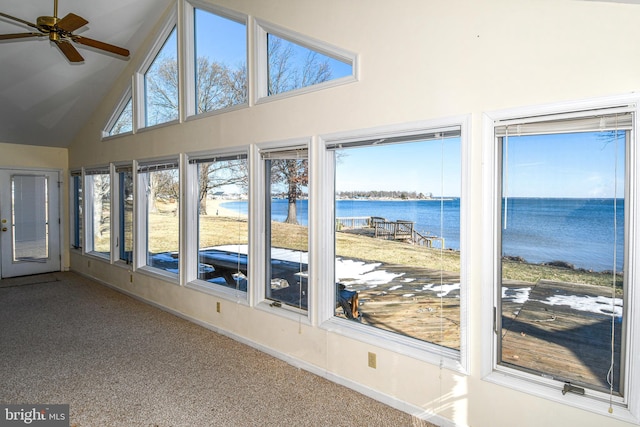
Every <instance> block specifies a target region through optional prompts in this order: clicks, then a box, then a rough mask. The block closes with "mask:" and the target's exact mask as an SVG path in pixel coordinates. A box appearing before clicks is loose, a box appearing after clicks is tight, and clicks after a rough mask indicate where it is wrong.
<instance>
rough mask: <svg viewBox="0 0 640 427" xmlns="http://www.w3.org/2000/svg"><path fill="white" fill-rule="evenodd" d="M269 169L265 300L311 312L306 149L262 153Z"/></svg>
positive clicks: (276, 304) (265, 167)
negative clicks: (309, 307) (309, 301)
mask: <svg viewBox="0 0 640 427" xmlns="http://www.w3.org/2000/svg"><path fill="white" fill-rule="evenodd" d="M261 155H262V159H263V162H264V170H265V187H266V191H265V194H264V195H265V228H266V230H265V240H266V248H265V249H266V251H265V252H266V257H265V264H266V287H265V297H266V298H267V299H268V300H271V301H272V305H275V306H287V307H295V308H297V309H302V310H307V309H308V296H309V293H308V270H309V227H308V223H309V222H308V219H309V214H308V200H309V191H308V185H309V182H308V181H309V161H308V150H307V148H306V147H295V148H289V149H282V150H263V151H262V152H261Z"/></svg>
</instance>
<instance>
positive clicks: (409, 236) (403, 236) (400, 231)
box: [336, 216, 444, 248]
mask: <svg viewBox="0 0 640 427" xmlns="http://www.w3.org/2000/svg"><path fill="white" fill-rule="evenodd" d="M414 225H415V223H414V222H413V221H406V220H396V221H388V220H387V219H386V218H382V217H379V216H370V217H366V216H359V217H339V218H336V230H338V231H341V230H348V229H371V234H372V235H373V237H375V238H378V239H386V240H399V241H405V242H408V243H412V244H415V245H420V246H426V247H428V248H432V247H433V243H434V242H436V241H437V242H440V245H441V246H440V247H442V248H444V238H442V237H437V236H424V235H422V234H420V233H419V232H417V231H416V230H415V228H414Z"/></svg>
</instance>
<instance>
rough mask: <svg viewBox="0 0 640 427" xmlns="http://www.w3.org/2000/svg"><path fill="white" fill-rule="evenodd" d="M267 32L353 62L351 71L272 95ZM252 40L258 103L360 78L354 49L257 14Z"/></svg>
mask: <svg viewBox="0 0 640 427" xmlns="http://www.w3.org/2000/svg"><path fill="white" fill-rule="evenodd" d="M268 34H273V35H275V36H277V37H280V38H282V39H284V40H286V41H288V42H291V43H294V44H297V45H299V46H302V47H304V48H307V49H310V50H313V51H316V52H318V53H320V54H322V55H325V56H328V57H331V58H333V59H336V60H338V61H341V62H347V63H350V64H351V75H349V76H344V77H339V78H335V79H331V80H327V81H326V82H322V83H318V84H314V85H310V86H305V87H301V88H298V89H293V90H290V91H287V92H282V93H278V94H274V95H269V53H268V46H267V35H268ZM253 42H254V43H253V54H254V61H253V63H254V67H255V74H254V76H253V77H254V79H253V86H254V91H253V94H254V96H255V104H256V105H257V104H261V103H264V102H269V101H275V100H278V99H283V98H289V97H292V96H297V95H302V94H305V93H310V92H315V91H319V90H323V89H327V88H330V87H335V86H340V85H343V84H348V83H353V82H356V81H358V75H359V60H358V55H357V54H355V53H353V52H349V51H348V50H345V49H341V48H339V47H336V46H333V45H331V44H329V43H326V42H323V41H320V40H316V39H314V38H311V37H309V36H305V35H303V34H300V33H297V32H295V31H291V30H288V29H285V28H283V27H280V26H278V25H275V24H271V23H269V22H266V21H263V20H262V19H258V18H255V19H254V20H253ZM250 95H251V94H250Z"/></svg>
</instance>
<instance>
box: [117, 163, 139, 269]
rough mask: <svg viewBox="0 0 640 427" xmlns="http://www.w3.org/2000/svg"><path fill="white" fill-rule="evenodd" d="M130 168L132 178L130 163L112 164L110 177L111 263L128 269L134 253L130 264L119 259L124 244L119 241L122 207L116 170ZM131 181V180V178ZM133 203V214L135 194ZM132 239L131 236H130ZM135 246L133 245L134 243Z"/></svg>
mask: <svg viewBox="0 0 640 427" xmlns="http://www.w3.org/2000/svg"><path fill="white" fill-rule="evenodd" d="M122 166H124V167H131V168H132V169H131V176H132V177H133V166H132V162H118V163H114V164H113V175H112V181H113V182H115V186H113V187H112V190H113V197H112V206H113V207H114V211H113V213H112V215H113V226H114V228H113V233H112V237H111V240H112V241H113V243H112V250H113V254H114V255H113V256H112V259H113V263H114V264H118V265H120V266H123V267H127V268H129V267H130V266H133V265H134V260H133V256H134V254H135V253H132V254H131V258H132V260H131V264H127V263H126V262H125V260H123V259H121V258H120V246H121V245H123V244H124V243H123V242H121V241H120V228H121V227H122V226H123V225H124V224H121V221H120V217H121V214H122V213H121V210H122V206H121V205H120V191H121V190H122V189H121V188H120V173H119V172H118V168H119V167H122ZM132 179H133V178H132ZM133 203H134V208H133V209H134V212H135V203H136V197H135V192H134V194H133ZM132 237H133V236H132ZM134 244H135V243H134Z"/></svg>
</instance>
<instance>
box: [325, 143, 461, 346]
mask: <svg viewBox="0 0 640 427" xmlns="http://www.w3.org/2000/svg"><path fill="white" fill-rule="evenodd" d="M460 165H461V158H460V138H459V137H455V138H438V139H434V140H425V141H417V142H407V143H401V144H387V145H384V144H381V145H367V146H364V147H361V148H349V149H343V150H338V151H337V152H336V174H335V175H336V178H335V187H336V195H335V197H336V200H335V210H336V214H335V215H336V231H335V245H336V266H335V276H336V316H339V317H346V318H349V319H359V320H360V321H361V322H362V323H363V324H365V325H370V326H372V327H376V328H380V329H384V330H387V331H390V332H394V333H397V334H400V335H404V336H407V337H411V338H416V339H419V340H422V341H426V342H430V343H435V344H438V345H441V346H444V347H448V348H452V349H460V190H461V166H460Z"/></svg>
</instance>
